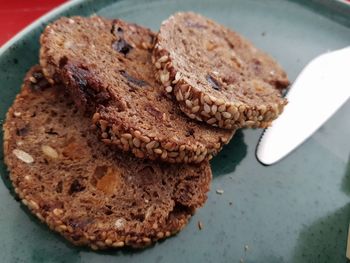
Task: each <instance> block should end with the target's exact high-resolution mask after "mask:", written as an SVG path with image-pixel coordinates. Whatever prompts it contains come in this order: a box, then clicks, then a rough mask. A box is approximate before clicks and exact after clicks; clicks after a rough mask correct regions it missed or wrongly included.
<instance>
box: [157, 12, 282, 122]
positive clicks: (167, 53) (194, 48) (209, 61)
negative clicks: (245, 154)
mask: <svg viewBox="0 0 350 263" xmlns="http://www.w3.org/2000/svg"><path fill="white" fill-rule="evenodd" d="M153 63H154V64H155V66H156V68H157V69H158V71H157V74H156V75H157V78H158V79H159V81H160V82H161V83H162V84H163V85H164V88H165V90H166V92H168V93H173V94H174V97H175V98H176V100H177V101H178V103H179V105H180V108H181V109H182V111H183V112H185V113H186V114H187V116H189V117H190V118H192V119H197V120H202V121H204V122H206V123H208V124H210V125H213V126H218V127H222V128H227V129H237V128H240V127H262V128H265V127H266V126H268V125H269V124H270V123H271V121H272V120H274V119H275V118H277V116H278V115H279V114H280V113H281V112H282V110H283V107H284V105H285V104H286V100H285V99H283V98H282V97H281V92H280V91H281V90H283V89H285V88H286V87H287V85H288V83H289V82H288V79H287V75H286V73H285V72H284V71H283V70H282V68H281V67H280V66H279V65H278V64H277V63H276V62H275V61H274V60H273V59H272V58H271V57H269V56H268V55H267V54H265V53H263V52H262V51H260V50H258V49H257V48H255V47H254V46H253V45H252V44H251V43H250V42H248V41H247V40H246V39H244V38H243V37H241V36H240V35H238V34H237V33H235V32H233V31H231V30H229V29H228V28H226V27H224V26H222V25H219V24H217V23H216V22H214V21H212V20H209V19H207V18H205V17H203V16H201V15H198V14H195V13H192V12H188V13H177V14H175V15H173V16H171V17H170V18H168V19H167V20H166V21H164V22H163V23H162V25H161V27H160V31H159V34H158V36H157V40H156V44H155V47H154V53H153Z"/></svg>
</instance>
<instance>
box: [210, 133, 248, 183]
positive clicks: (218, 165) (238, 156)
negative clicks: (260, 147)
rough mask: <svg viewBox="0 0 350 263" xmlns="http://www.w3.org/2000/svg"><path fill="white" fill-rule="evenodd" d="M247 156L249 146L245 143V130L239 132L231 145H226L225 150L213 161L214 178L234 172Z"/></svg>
mask: <svg viewBox="0 0 350 263" xmlns="http://www.w3.org/2000/svg"><path fill="white" fill-rule="evenodd" d="M246 155H247V145H246V144H245V142H244V133H243V130H238V131H237V132H236V134H235V135H234V137H233V138H232V140H231V141H230V143H229V144H228V145H225V146H224V148H223V150H222V151H221V152H220V153H219V154H218V155H217V156H216V157H214V158H213V160H212V161H211V167H212V170H213V176H214V177H216V176H219V175H223V174H228V173H232V172H234V171H235V169H236V167H237V165H238V164H239V163H240V162H241V161H242V160H243V159H244V157H245V156H246Z"/></svg>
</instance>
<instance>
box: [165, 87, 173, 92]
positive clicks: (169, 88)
mask: <svg viewBox="0 0 350 263" xmlns="http://www.w3.org/2000/svg"><path fill="white" fill-rule="evenodd" d="M165 91H166V92H168V93H170V92H172V91H173V87H172V86H167V87H166V88H165Z"/></svg>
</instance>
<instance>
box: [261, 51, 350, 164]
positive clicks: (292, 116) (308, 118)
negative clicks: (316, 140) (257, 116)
mask: <svg viewBox="0 0 350 263" xmlns="http://www.w3.org/2000/svg"><path fill="white" fill-rule="evenodd" d="M349 97H350V47H346V48H344V49H340V50H337V51H333V52H329V53H326V54H323V55H320V56H318V57H316V58H315V59H313V60H312V61H311V62H309V64H308V65H307V66H306V67H305V68H304V69H303V70H302V72H301V73H300V74H299V76H298V77H297V79H296V80H295V82H294V84H293V85H292V87H291V89H290V91H289V92H288V94H287V96H286V98H287V99H288V104H287V105H286V106H285V108H284V111H283V113H282V114H281V115H280V116H279V117H278V118H277V119H276V120H275V121H273V123H272V125H271V127H269V128H267V129H266V130H265V131H264V132H263V134H262V136H261V138H260V142H259V144H258V147H257V151H256V156H257V158H258V160H259V161H260V162H261V163H263V164H265V165H271V164H273V163H276V162H277V161H279V160H281V159H282V158H283V157H285V156H286V155H287V154H289V153H290V152H291V151H292V150H294V149H295V148H296V147H298V146H299V145H300V144H302V143H303V142H304V141H305V140H306V139H307V138H308V137H310V136H311V135H312V134H313V133H314V132H315V131H316V130H317V129H318V128H320V127H321V126H322V124H323V123H325V122H326V121H327V120H328V119H329V118H330V117H331V116H332V115H333V114H334V113H335V112H336V111H337V110H338V109H339V108H340V107H341V106H342V105H343V104H344V103H345V102H346V101H347V100H348V99H349Z"/></svg>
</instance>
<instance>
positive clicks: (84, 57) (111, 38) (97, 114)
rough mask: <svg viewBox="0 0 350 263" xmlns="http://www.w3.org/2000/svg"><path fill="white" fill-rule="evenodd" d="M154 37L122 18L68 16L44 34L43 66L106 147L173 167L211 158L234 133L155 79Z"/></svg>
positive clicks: (48, 28)
mask: <svg viewBox="0 0 350 263" xmlns="http://www.w3.org/2000/svg"><path fill="white" fill-rule="evenodd" d="M154 38H155V35H154V34H153V33H152V32H151V31H150V30H149V29H146V28H143V27H141V26H138V25H135V24H130V23H126V22H123V21H121V20H114V21H112V20H106V19H103V18H100V17H91V18H83V17H72V18H61V19H59V20H57V21H55V22H54V23H52V24H51V25H48V26H47V28H46V29H45V31H44V32H43V34H42V36H41V49H40V64H41V66H42V67H43V70H44V73H45V75H46V76H47V77H48V78H49V80H50V81H51V82H53V81H62V82H63V83H64V84H65V86H66V88H67V90H68V91H69V92H70V93H71V94H72V95H73V98H74V99H75V102H76V104H77V105H78V106H79V107H80V108H82V109H84V110H86V111H88V112H90V115H91V116H92V119H93V122H94V123H95V124H96V125H97V126H98V127H99V129H100V137H101V139H102V141H104V142H105V143H107V144H115V145H117V146H118V147H119V148H120V149H123V150H124V151H131V152H132V153H133V154H134V155H135V156H137V157H139V158H148V159H152V160H154V159H161V160H164V161H167V162H170V163H181V162H185V163H199V162H201V161H203V160H207V159H210V158H211V157H212V156H213V155H215V154H216V153H218V152H219V151H220V150H221V148H222V147H223V145H224V144H226V143H228V142H229V140H230V139H231V138H232V136H233V134H234V131H225V130H222V129H217V128H214V127H211V126H210V125H207V124H203V123H198V122H195V121H192V120H190V119H189V118H187V117H186V116H184V114H183V113H182V112H181V110H180V109H179V108H178V105H177V103H176V102H175V101H173V99H172V98H169V97H168V96H167V95H166V93H165V92H164V91H163V88H162V86H161V85H160V84H159V83H158V82H157V81H156V79H155V76H154V67H153V65H152V61H151V54H152V47H153V42H154Z"/></svg>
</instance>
